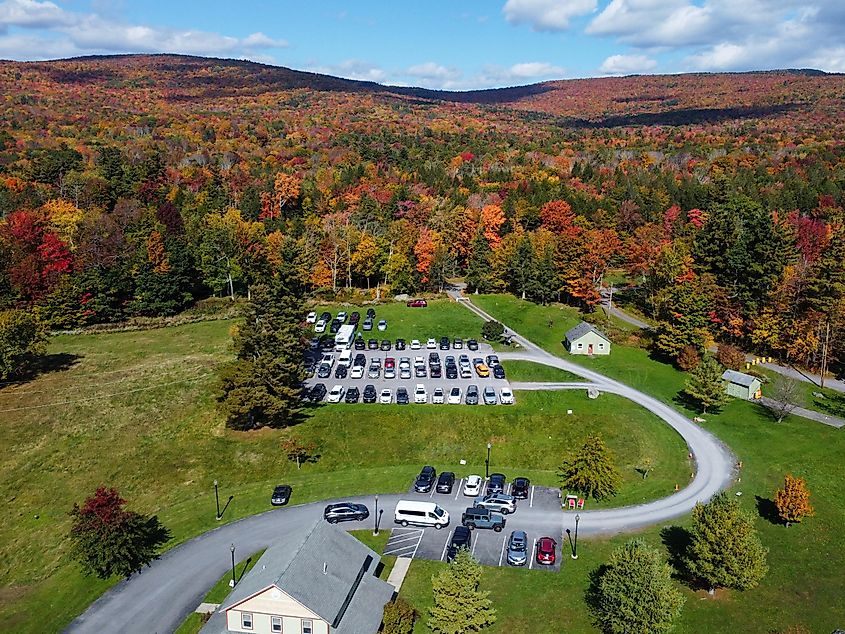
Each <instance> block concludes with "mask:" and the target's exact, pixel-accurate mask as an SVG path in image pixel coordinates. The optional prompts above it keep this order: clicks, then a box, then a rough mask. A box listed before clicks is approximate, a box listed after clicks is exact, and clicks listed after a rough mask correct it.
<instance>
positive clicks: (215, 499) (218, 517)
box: [214, 480, 221, 522]
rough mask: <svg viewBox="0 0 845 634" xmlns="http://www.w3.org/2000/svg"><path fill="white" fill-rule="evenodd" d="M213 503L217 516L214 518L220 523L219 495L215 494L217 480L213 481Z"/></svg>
mask: <svg viewBox="0 0 845 634" xmlns="http://www.w3.org/2000/svg"><path fill="white" fill-rule="evenodd" d="M214 501H215V503H216V504H217V515H216V516H215V518H216V519H217V521H218V522H219V521H220V517H221V515H220V495H219V494H218V493H217V480H215V481H214Z"/></svg>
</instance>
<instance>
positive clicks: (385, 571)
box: [349, 528, 396, 581]
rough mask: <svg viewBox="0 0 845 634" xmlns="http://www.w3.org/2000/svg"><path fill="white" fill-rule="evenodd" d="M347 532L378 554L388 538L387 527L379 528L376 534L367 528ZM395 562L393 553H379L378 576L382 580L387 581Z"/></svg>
mask: <svg viewBox="0 0 845 634" xmlns="http://www.w3.org/2000/svg"><path fill="white" fill-rule="evenodd" d="M349 534H350V535H352V536H353V537H355V539H357V540H358V541H359V542H361V543H362V544H364V545H365V546H369V547H370V548H372V549H373V550H374V551H375V552H377V553H378V554H379V555H381V554H382V553H383V552H384V547H385V546H387V540H389V539H390V529H389V528H388V529H387V530H385V529H380V530H379V534H378V535H373V531H371V530H369V529H367V530H354V531H349ZM395 563H396V557H394V556H393V555H381V568H380V569H379V570H378V578H379V579H381V580H382V581H387V578H388V577H389V576H390V571H391V570H393V564H395Z"/></svg>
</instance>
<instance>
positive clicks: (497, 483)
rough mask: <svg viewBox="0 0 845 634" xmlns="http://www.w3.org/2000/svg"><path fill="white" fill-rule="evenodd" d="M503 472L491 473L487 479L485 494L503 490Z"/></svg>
mask: <svg viewBox="0 0 845 634" xmlns="http://www.w3.org/2000/svg"><path fill="white" fill-rule="evenodd" d="M505 482H506V480H505V474H503V473H491V474H490V479H489V480H487V495H490V494H491V493H502V492H504V490H505Z"/></svg>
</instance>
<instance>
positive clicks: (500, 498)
mask: <svg viewBox="0 0 845 634" xmlns="http://www.w3.org/2000/svg"><path fill="white" fill-rule="evenodd" d="M475 506H480V507H481V508H485V509H490V510H491V511H498V512H499V513H501V514H502V515H507V514H508V513H513V512H514V511H516V498H515V497H514V496H512V495H505V494H504V493H491V494H489V495H484V496H480V497H477V498H475Z"/></svg>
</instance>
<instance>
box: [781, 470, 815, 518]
mask: <svg viewBox="0 0 845 634" xmlns="http://www.w3.org/2000/svg"><path fill="white" fill-rule="evenodd" d="M775 506H777V508H778V515H780V518H781V519H782V520H783V521H784V522H786V525H787V526H789V525H790V523H791V522H800V521H801V520H802V519H804V518H805V517H810V516H812V515H813V514H814V513H815V511H814V510H813V507H812V505H811V504H810V491H809V490H808V489H807V481H806V480H804V478H796V477H794V476H793V475H792V474H790V473H787V474H786V477H785V478H784V482H783V488H782V489H778V490H777V491H776V492H775Z"/></svg>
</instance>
